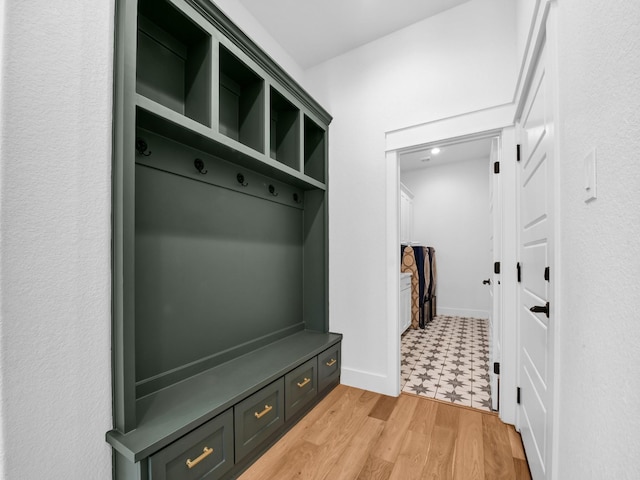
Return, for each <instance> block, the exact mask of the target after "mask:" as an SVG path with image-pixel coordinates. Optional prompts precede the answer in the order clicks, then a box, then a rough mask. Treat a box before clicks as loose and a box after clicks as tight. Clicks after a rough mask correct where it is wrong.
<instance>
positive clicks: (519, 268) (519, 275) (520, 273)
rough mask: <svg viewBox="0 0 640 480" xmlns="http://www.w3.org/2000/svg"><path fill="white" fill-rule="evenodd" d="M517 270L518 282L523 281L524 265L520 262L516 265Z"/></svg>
mask: <svg viewBox="0 0 640 480" xmlns="http://www.w3.org/2000/svg"><path fill="white" fill-rule="evenodd" d="M516 270H517V272H518V283H520V282H522V267H521V266H520V262H518V264H517V265H516Z"/></svg>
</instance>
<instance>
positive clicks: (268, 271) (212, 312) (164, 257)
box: [135, 166, 303, 381]
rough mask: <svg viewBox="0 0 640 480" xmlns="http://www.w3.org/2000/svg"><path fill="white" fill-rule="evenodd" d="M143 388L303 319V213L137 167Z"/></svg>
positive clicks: (138, 306) (139, 363) (139, 360)
mask: <svg viewBox="0 0 640 480" xmlns="http://www.w3.org/2000/svg"><path fill="white" fill-rule="evenodd" d="M135 241H136V255H135V256H136V264H135V267H136V380H137V381H142V380H145V379H148V378H151V377H155V376H157V375H160V374H162V373H164V372H168V371H171V370H174V369H176V368H179V367H181V366H183V365H188V364H191V363H193V362H196V361H198V360H199V359H202V358H206V357H210V356H211V355H213V354H215V353H216V352H223V351H225V350H227V349H231V348H234V347H236V346H239V345H242V344H244V343H247V342H250V341H251V340H253V339H255V338H260V337H262V336H264V335H268V334H269V333H271V332H274V331H279V330H282V329H286V328H289V327H294V326H296V325H298V324H299V323H300V319H301V318H302V285H303V264H302V256H303V249H302V212H301V211H300V210H298V209H295V208H290V207H288V206H284V205H280V204H278V203H274V202H265V201H263V200H261V199H258V198H255V197H252V196H249V195H243V194H241V193H238V192H235V191H232V190H228V189H224V188H217V187H215V186H212V185H208V184H204V183H202V182H197V181H193V180H191V179H187V178H185V177H181V176H177V175H172V174H168V173H166V172H164V171H159V170H154V169H150V168H147V167H143V166H137V168H136V240H135Z"/></svg>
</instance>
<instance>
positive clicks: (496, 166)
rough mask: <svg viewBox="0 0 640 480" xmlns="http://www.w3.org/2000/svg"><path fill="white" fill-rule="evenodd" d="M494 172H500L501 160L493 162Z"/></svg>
mask: <svg viewBox="0 0 640 480" xmlns="http://www.w3.org/2000/svg"><path fill="white" fill-rule="evenodd" d="M493 173H500V162H493Z"/></svg>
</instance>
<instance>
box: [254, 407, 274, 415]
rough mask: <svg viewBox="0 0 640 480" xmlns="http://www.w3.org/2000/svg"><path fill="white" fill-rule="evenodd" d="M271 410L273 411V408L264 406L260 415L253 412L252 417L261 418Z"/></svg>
mask: <svg viewBox="0 0 640 480" xmlns="http://www.w3.org/2000/svg"><path fill="white" fill-rule="evenodd" d="M271 410H273V407H272V406H271V405H265V406H264V410H262V411H261V412H260V413H258V412H255V413H254V415H255V416H256V418H262V417H264V416H265V415H266V414H267V413H269V412H270V411H271Z"/></svg>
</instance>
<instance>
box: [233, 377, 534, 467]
mask: <svg viewBox="0 0 640 480" xmlns="http://www.w3.org/2000/svg"><path fill="white" fill-rule="evenodd" d="M290 478H296V479H298V478H304V479H317V480H320V479H326V480H338V479H345V480H346V479H354V480H356V479H358V480H364V479H385V480H386V479H401V480H412V479H423V478H427V479H433V480H447V479H461V480H474V479H486V480H501V479H505V480H512V479H517V480H520V479H530V478H531V477H530V475H529V469H528V466H527V462H526V460H525V456H524V451H523V448H522V442H521V439H520V435H519V434H518V433H517V432H516V431H515V430H514V428H513V427H512V426H510V425H506V424H504V423H502V422H501V421H500V419H499V418H498V416H497V415H495V414H494V413H486V412H481V411H479V410H473V409H471V408H468V407H460V406H455V405H451V404H446V403H443V402H440V401H438V400H432V399H428V398H422V397H417V396H414V395H409V394H402V395H400V397H398V398H394V397H387V396H384V395H379V394H376V393H372V392H367V391H365V390H359V389H356V388H351V387H346V386H344V385H339V386H338V387H336V388H335V389H334V390H333V391H332V392H331V393H329V395H328V396H327V397H326V398H324V399H323V400H322V402H320V403H319V404H318V405H317V406H316V407H315V408H314V409H313V410H312V411H311V412H309V414H307V415H306V416H305V417H304V418H303V419H302V420H301V421H300V422H299V423H298V424H297V425H296V426H295V427H293V428H292V429H291V430H290V431H289V432H288V433H287V434H286V435H285V436H283V437H282V438H281V439H280V441H278V443H276V444H275V445H274V446H273V447H272V448H271V449H270V450H269V451H268V452H266V453H265V454H264V455H263V456H262V457H261V458H260V459H259V460H258V461H257V462H256V463H254V464H253V465H252V466H251V467H250V468H249V469H248V470H247V471H246V472H244V474H243V475H242V476H241V477H240V479H241V480H260V479H264V480H272V479H278V480H286V479H290Z"/></svg>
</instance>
